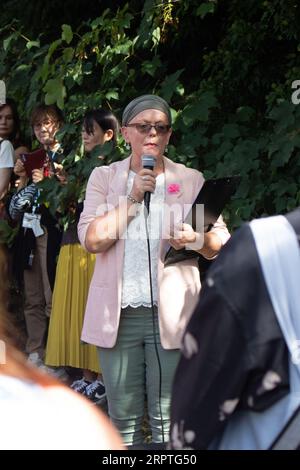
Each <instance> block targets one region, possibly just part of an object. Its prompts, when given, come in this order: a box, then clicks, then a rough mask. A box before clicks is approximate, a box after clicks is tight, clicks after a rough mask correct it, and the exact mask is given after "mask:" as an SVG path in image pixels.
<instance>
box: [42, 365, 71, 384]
mask: <svg viewBox="0 0 300 470" xmlns="http://www.w3.org/2000/svg"><path fill="white" fill-rule="evenodd" d="M39 369H40V370H42V371H43V372H45V373H46V374H49V375H51V376H52V377H55V378H56V379H58V380H61V381H62V382H67V381H68V380H69V375H68V374H67V372H66V371H65V369H64V368H63V367H51V366H46V365H45V364H42V365H41V366H40V367H39Z"/></svg>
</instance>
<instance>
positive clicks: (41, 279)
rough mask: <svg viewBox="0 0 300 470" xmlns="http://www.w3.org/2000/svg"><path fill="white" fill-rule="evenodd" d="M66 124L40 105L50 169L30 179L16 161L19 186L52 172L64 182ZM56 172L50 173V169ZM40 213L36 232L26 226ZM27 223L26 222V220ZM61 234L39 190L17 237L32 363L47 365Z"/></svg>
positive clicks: (39, 126) (35, 121)
mask: <svg viewBox="0 0 300 470" xmlns="http://www.w3.org/2000/svg"><path fill="white" fill-rule="evenodd" d="M62 124H63V117H62V114H61V111H60V110H59V109H58V108H57V107H56V106H55V105H44V104H42V105H39V106H37V107H36V108H35V109H34V110H33V112H32V115H31V125H32V129H33V132H34V135H35V137H36V139H37V140H38V142H39V143H40V145H41V146H42V147H43V148H44V149H45V150H46V152H47V155H48V163H47V168H42V169H34V170H33V171H32V176H31V178H28V177H27V175H26V172H25V169H24V165H23V163H22V161H21V160H20V159H18V160H17V162H16V164H15V168H14V172H15V173H16V174H17V176H19V178H20V185H19V187H23V186H26V185H27V184H28V183H30V182H33V183H35V184H36V183H38V182H40V181H42V179H43V178H44V174H46V170H47V174H48V173H49V176H50V177H57V178H58V179H59V181H61V182H63V180H64V176H63V175H62V169H61V168H62V167H61V164H60V163H59V162H60V159H61V157H62V148H61V146H60V143H59V142H58V140H57V138H56V133H57V131H58V130H59V129H60V128H61V126H62ZM49 167H50V168H51V169H53V168H54V172H53V171H50V172H49V171H48V168H49ZM27 213H30V214H37V217H41V218H40V221H39V224H38V225H39V227H38V231H39V233H38V234H37V235H35V232H34V231H33V229H32V228H31V227H28V222H26V223H25V219H26V214H27ZM26 220H27V219H26ZM61 236H62V231H61V229H60V228H59V225H58V221H57V219H56V218H55V217H53V216H52V215H51V213H50V211H49V209H48V208H46V207H45V206H44V205H39V203H38V189H37V192H36V197H35V200H34V203H33V205H32V206H31V207H30V208H29V209H28V211H27V212H25V214H24V216H23V221H22V227H21V228H20V231H19V235H18V249H16V253H15V257H16V263H17V264H18V267H19V270H21V272H22V273H23V274H24V294H25V306H24V316H25V322H26V329H27V336H28V338H27V344H26V352H27V353H28V355H29V357H28V358H29V361H31V362H33V363H34V364H36V365H38V366H44V363H43V361H44V355H45V346H46V340H47V329H48V321H49V317H50V313H51V304H52V289H53V287H54V280H55V271H56V261H57V256H58V253H59V248H60V242H61Z"/></svg>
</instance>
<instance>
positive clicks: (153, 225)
mask: <svg viewBox="0 0 300 470" xmlns="http://www.w3.org/2000/svg"><path fill="white" fill-rule="evenodd" d="M134 177H135V173H134V172H133V171H131V170H130V172H129V175H128V181H127V194H129V193H130V191H131V188H132V185H133V179H134ZM164 201H165V175H164V173H161V174H160V175H158V176H157V177H156V187H155V192H154V193H153V194H151V202H150V214H149V217H148V227H149V238H150V252H151V271H152V286H153V299H154V302H155V303H156V304H157V270H158V250H159V244H160V239H161V231H162V216H163V206H164ZM137 210H138V214H137V215H136V217H135V218H134V219H133V220H132V221H131V222H130V224H129V225H128V227H127V231H126V233H125V237H126V239H125V253H124V265H123V284H122V308H125V307H128V306H131V307H140V306H144V307H151V296H150V285H149V268H148V266H149V265H148V248H147V237H146V228H145V218H144V203H142V204H139V205H138V208H137Z"/></svg>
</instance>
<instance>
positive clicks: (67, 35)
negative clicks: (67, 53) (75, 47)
mask: <svg viewBox="0 0 300 470" xmlns="http://www.w3.org/2000/svg"><path fill="white" fill-rule="evenodd" d="M61 28H62V33H61V38H62V40H63V41H66V43H67V44H70V42H71V41H72V39H73V32H72V28H71V26H70V25H68V24H63V25H62V27H61Z"/></svg>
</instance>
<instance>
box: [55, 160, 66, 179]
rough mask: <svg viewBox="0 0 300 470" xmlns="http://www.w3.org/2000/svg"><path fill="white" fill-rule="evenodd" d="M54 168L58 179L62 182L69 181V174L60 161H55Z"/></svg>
mask: <svg viewBox="0 0 300 470" xmlns="http://www.w3.org/2000/svg"><path fill="white" fill-rule="evenodd" d="M54 168H55V176H56V178H57V179H58V181H59V182H60V183H62V184H65V183H67V175H66V172H65V171H64V167H63V166H62V165H61V164H60V163H56V162H54Z"/></svg>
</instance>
